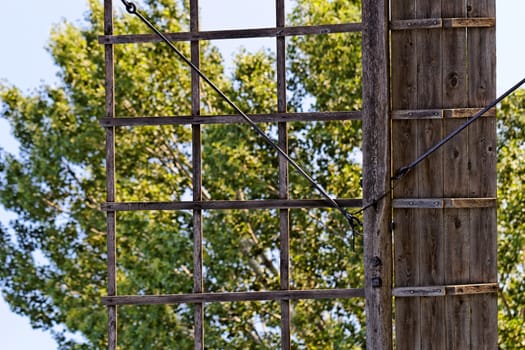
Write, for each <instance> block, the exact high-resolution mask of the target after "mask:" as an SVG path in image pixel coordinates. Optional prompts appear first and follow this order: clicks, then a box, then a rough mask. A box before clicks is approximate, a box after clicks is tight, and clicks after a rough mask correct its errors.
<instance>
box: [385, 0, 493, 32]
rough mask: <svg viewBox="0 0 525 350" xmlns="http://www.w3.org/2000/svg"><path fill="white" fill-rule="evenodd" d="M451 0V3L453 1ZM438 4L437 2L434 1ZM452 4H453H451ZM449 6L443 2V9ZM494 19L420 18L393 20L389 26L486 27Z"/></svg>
mask: <svg viewBox="0 0 525 350" xmlns="http://www.w3.org/2000/svg"><path fill="white" fill-rule="evenodd" d="M454 1H455V0H452V1H451V3H454ZM435 3H436V4H438V3H439V2H437V1H436V2H435ZM452 6H453V5H452ZM447 8H450V5H449V4H448V3H447V1H444V2H443V10H444V11H446V10H447ZM464 8H465V9H466V7H464ZM495 25H496V19H495V18H493V17H487V18H465V17H461V18H446V17H445V18H437V17H436V18H420V19H409V20H395V21H392V22H391V24H390V28H391V29H392V30H393V31H395V30H416V29H442V28H487V27H494V26H495Z"/></svg>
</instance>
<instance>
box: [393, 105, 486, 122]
mask: <svg viewBox="0 0 525 350" xmlns="http://www.w3.org/2000/svg"><path fill="white" fill-rule="evenodd" d="M482 109H483V108H447V109H420V110H418V109H403V110H394V111H392V119H408V120H412V119H442V118H447V119H452V118H470V117H472V116H474V115H475V114H477V113H479V112H480V111H481V110H482ZM483 116H484V117H495V116H496V108H493V109H491V110H490V111H488V112H487V113H485V114H484V115H483Z"/></svg>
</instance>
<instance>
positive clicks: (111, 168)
mask: <svg viewBox="0 0 525 350" xmlns="http://www.w3.org/2000/svg"><path fill="white" fill-rule="evenodd" d="M104 34H105V35H112V34H113V4H112V1H111V0H105V1H104ZM104 56H105V57H104V65H105V83H104V85H105V92H106V96H105V102H106V103H105V109H106V118H114V117H115V68H114V49H113V45H105V46H104ZM105 148H106V200H107V201H108V202H114V201H115V200H116V180H115V128H113V127H109V128H106V147H105ZM106 232H107V237H106V244H107V273H108V291H107V292H108V295H109V296H114V295H117V238H116V236H117V214H116V213H115V212H114V211H108V212H107V213H106ZM117 345H118V344H117V307H116V306H115V305H111V306H108V349H109V350H117Z"/></svg>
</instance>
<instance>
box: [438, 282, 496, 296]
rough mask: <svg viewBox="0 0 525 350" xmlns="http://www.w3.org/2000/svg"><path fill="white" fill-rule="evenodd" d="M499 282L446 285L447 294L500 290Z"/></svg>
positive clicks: (484, 292) (482, 292)
mask: <svg viewBox="0 0 525 350" xmlns="http://www.w3.org/2000/svg"><path fill="white" fill-rule="evenodd" d="M498 288H499V287H498V284H497V283H482V284H465V285H455V286H446V287H445V289H446V293H447V295H472V294H490V293H497V292H498Z"/></svg>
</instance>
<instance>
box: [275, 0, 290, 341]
mask: <svg viewBox="0 0 525 350" xmlns="http://www.w3.org/2000/svg"><path fill="white" fill-rule="evenodd" d="M284 3H285V1H284V0H276V2H275V9H276V25H277V28H284V26H285V7H284V6H285V5H284ZM276 51H277V112H278V113H285V112H286V109H287V108H286V38H285V37H284V36H278V37H277V50H276ZM278 133H279V147H281V149H283V150H284V151H285V152H288V126H287V123H286V122H281V123H279V124H278ZM279 198H280V199H288V162H287V161H286V159H285V158H284V157H282V156H279ZM279 227H280V229H279V231H280V249H281V250H280V288H281V290H289V289H290V211H289V210H288V209H279ZM290 324H291V320H290V300H282V301H281V349H282V350H290V347H291V331H290Z"/></svg>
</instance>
